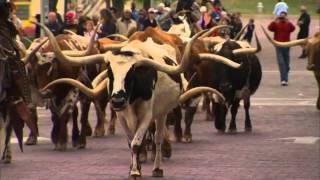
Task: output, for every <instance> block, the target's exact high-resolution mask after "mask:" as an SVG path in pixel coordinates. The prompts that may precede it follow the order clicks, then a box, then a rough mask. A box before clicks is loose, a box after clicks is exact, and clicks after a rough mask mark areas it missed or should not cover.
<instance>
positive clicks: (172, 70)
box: [136, 30, 207, 74]
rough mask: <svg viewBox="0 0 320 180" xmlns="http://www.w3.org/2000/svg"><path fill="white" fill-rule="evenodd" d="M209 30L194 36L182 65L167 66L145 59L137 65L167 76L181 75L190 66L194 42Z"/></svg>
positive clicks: (188, 45)
mask: <svg viewBox="0 0 320 180" xmlns="http://www.w3.org/2000/svg"><path fill="white" fill-rule="evenodd" d="M206 31H207V30H204V31H201V32H198V33H197V34H196V35H194V36H193V37H192V38H191V40H190V41H189V42H188V43H187V45H186V48H185V51H184V54H183V57H182V61H181V64H180V65H178V66H171V65H167V64H160V63H158V62H156V61H153V60H150V59H148V58H144V59H142V60H140V61H138V62H137V63H136V65H137V66H143V65H145V66H151V67H153V68H155V69H156V70H158V71H162V72H164V73H167V74H179V73H183V72H184V71H185V69H186V68H187V67H188V66H189V59H190V57H189V56H190V52H191V48H192V44H193V43H194V41H195V40H196V39H197V38H199V37H200V36H201V35H203V33H205V32H206Z"/></svg>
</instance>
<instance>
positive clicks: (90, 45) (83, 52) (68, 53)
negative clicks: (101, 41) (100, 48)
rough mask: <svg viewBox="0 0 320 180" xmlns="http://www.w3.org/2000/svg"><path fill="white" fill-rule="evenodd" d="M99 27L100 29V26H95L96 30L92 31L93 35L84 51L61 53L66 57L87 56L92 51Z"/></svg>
mask: <svg viewBox="0 0 320 180" xmlns="http://www.w3.org/2000/svg"><path fill="white" fill-rule="evenodd" d="M99 27H100V24H98V25H97V26H96V28H95V29H94V31H93V35H92V36H91V38H90V41H89V44H88V47H87V49H86V50H84V51H74V50H67V51H62V52H63V54H64V55H66V56H72V57H81V56H88V55H89V54H90V53H91V52H92V50H93V47H94V42H95V38H96V34H97V31H98V28H99ZM75 35H76V34H75Z"/></svg>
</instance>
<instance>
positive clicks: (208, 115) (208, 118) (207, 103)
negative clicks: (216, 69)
mask: <svg viewBox="0 0 320 180" xmlns="http://www.w3.org/2000/svg"><path fill="white" fill-rule="evenodd" d="M211 102H212V98H210V95H209V94H208V93H204V99H203V106H204V108H205V111H206V121H213V116H212V111H211V108H210V104H211Z"/></svg>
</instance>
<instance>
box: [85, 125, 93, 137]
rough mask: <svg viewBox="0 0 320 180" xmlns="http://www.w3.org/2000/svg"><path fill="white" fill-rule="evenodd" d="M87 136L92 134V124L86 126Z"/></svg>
mask: <svg viewBox="0 0 320 180" xmlns="http://www.w3.org/2000/svg"><path fill="white" fill-rule="evenodd" d="M86 136H92V129H91V127H90V125H87V126H86Z"/></svg>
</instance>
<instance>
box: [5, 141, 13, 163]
mask: <svg viewBox="0 0 320 180" xmlns="http://www.w3.org/2000/svg"><path fill="white" fill-rule="evenodd" d="M11 160H12V152H11V145H10V142H9V143H8V144H7V149H6V150H5V151H4V153H3V162H4V163H5V164H10V163H11Z"/></svg>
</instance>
